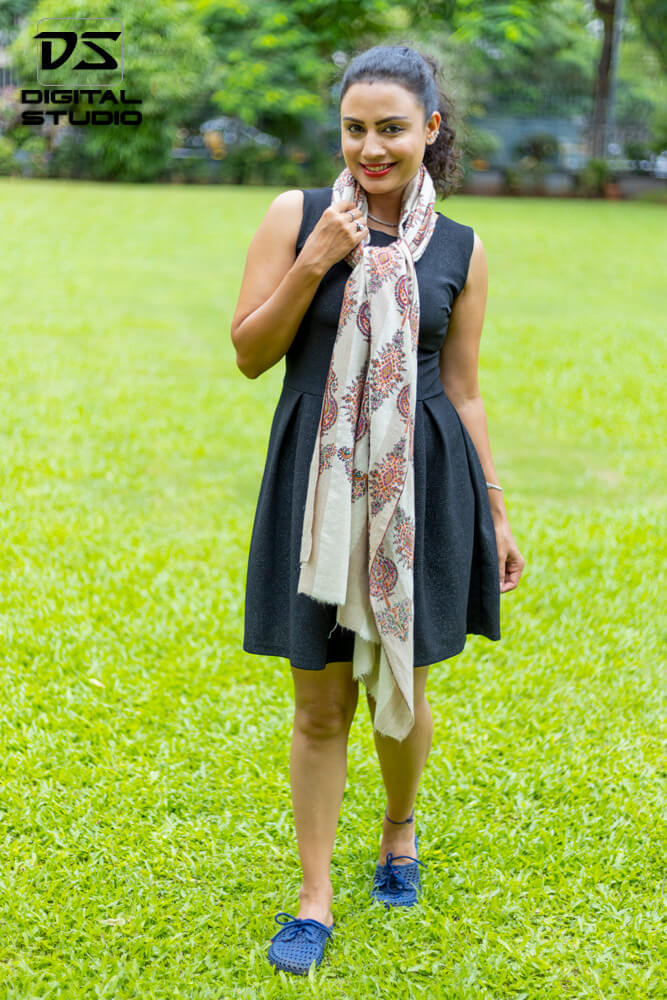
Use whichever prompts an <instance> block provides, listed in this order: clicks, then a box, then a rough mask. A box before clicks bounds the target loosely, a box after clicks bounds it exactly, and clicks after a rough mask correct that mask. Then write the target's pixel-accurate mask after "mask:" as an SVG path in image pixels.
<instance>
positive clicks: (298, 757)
mask: <svg viewBox="0 0 667 1000" xmlns="http://www.w3.org/2000/svg"><path fill="white" fill-rule="evenodd" d="M291 669H292V676H293V678H294V728H293V732H292V746H291V752H290V780H291V785H292V807H293V810H294V825H295V829H296V837H297V841H298V845H299V857H300V859H301V868H302V871H303V883H302V886H301V889H300V891H299V900H300V906H299V912H298V913H297V916H298V917H301V918H305V917H312V918H314V919H315V920H320V921H321V922H322V923H324V924H326V925H327V926H331V924H332V923H333V915H332V913H331V903H332V901H333V887H332V885H331V878H330V867H331V856H332V853H333V846H334V841H335V839H336V827H337V825H338V816H339V813H340V807H341V803H342V800H343V792H344V791H345V782H346V780H347V739H348V734H349V730H350V725H351V724H352V719H353V718H354V713H355V710H356V707H357V701H358V697H359V686H358V684H357V682H356V681H355V680H353V678H352V664H351V663H349V662H345V663H343V662H339V663H328V664H327V665H326V667H325V668H324V670H301V669H298V668H296V667H292V668H291Z"/></svg>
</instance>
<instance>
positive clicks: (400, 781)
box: [366, 667, 433, 865]
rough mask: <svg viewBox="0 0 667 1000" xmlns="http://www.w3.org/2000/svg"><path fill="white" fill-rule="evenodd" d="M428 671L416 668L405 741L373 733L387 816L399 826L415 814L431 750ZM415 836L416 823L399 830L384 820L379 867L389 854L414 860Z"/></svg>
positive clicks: (372, 710) (370, 702)
mask: <svg viewBox="0 0 667 1000" xmlns="http://www.w3.org/2000/svg"><path fill="white" fill-rule="evenodd" d="M428 669H429V668H428V667H415V705H414V708H415V724H414V726H413V728H412V729H411V731H410V732H409V733H408V735H407V736H406V738H405V739H404V740H402V741H401V742H399V741H398V740H394V739H392V738H391V737H389V736H382V735H381V734H380V733H378V732H376V731H375V729H373V738H374V740H375V748H376V750H377V755H378V758H379V761H380V769H381V771H382V779H383V781H384V786H385V788H386V791H387V813H388V814H389V816H390V817H391V819H393V820H396V821H397V822H400V821H401V820H404V819H407V818H408V816H410V815H411V814H412V810H413V808H414V805H415V801H416V798H417V790H418V788H419V781H420V778H421V775H422V771H423V770H424V766H425V765H426V760H427V758H428V755H429V753H430V750H431V743H432V740H433V716H432V715H431V706H430V705H429V703H428V702H427V701H426V696H425V690H426V677H427V675H428ZM366 697H367V700H368V707H369V709H370V713H371V718H374V717H375V701H374V700H373V698H371V696H370V695H369V693H368V691H366ZM414 836H415V824H414V821H413V822H411V823H401V825H400V826H397V825H396V824H395V823H390V822H388V820H387V819H386V817H384V816H383V819H382V841H381V844H380V856H379V858H378V864H384V863H385V861H386V860H387V853H388V851H391V852H392V854H394V855H399V854H407V855H409V856H410V857H414V856H415V840H414ZM396 864H397V865H406V864H409V862H408V861H397V862H396Z"/></svg>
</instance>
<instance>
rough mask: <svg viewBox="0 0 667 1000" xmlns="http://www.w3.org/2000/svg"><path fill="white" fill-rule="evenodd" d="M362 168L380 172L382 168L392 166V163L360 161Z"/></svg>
mask: <svg viewBox="0 0 667 1000" xmlns="http://www.w3.org/2000/svg"><path fill="white" fill-rule="evenodd" d="M361 165H362V167H363V168H364V170H370V171H371V172H378V173H379V172H380V171H382V170H388V169H389V167H393V166H394V164H393V163H362V164H361Z"/></svg>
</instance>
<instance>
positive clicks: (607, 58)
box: [589, 0, 616, 159]
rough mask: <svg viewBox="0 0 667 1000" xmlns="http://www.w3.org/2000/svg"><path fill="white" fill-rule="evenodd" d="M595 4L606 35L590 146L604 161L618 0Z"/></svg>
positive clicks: (597, 80)
mask: <svg viewBox="0 0 667 1000" xmlns="http://www.w3.org/2000/svg"><path fill="white" fill-rule="evenodd" d="M594 3H595V12H596V14H597V15H598V17H600V18H601V19H602V24H603V26H604V34H603V36H602V49H601V51H600V59H599V61H598V71H597V76H596V79H595V91H594V96H593V116H592V118H591V124H590V134H589V146H590V155H591V156H592V157H595V158H596V159H604V158H605V156H606V155H607V150H606V149H605V130H606V124H607V111H608V107H609V80H610V73H611V54H612V39H613V35H614V19H615V17H616V0H594Z"/></svg>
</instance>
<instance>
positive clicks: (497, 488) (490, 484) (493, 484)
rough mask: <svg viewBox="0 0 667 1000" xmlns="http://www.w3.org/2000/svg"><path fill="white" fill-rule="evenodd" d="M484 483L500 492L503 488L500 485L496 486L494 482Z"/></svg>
mask: <svg viewBox="0 0 667 1000" xmlns="http://www.w3.org/2000/svg"><path fill="white" fill-rule="evenodd" d="M486 485H487V486H490V487H491V489H493V490H500V492H501V493H502V490H503V488H502V486H496V484H495V483H487V484H486Z"/></svg>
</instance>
